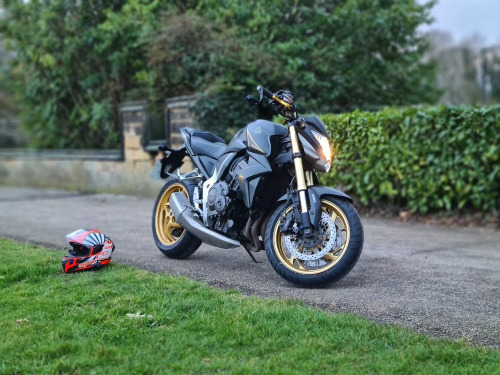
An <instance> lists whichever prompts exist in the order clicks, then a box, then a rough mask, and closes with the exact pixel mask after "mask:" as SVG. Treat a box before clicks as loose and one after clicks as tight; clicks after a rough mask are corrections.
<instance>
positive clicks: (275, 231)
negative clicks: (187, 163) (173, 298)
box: [153, 86, 363, 287]
mask: <svg viewBox="0 0 500 375" xmlns="http://www.w3.org/2000/svg"><path fill="white" fill-rule="evenodd" d="M257 90H258V91H259V93H260V99H259V100H257V99H255V98H253V97H252V96H248V97H247V101H248V102H249V103H250V105H252V106H259V105H261V102H262V100H263V98H264V97H266V98H268V99H269V104H270V105H271V106H272V107H273V109H274V110H275V111H276V113H277V114H279V115H281V116H283V117H284V118H285V122H284V125H279V124H276V123H273V122H270V121H266V120H257V121H255V122H252V123H250V124H248V125H247V126H246V127H245V128H243V129H241V130H240V131H239V132H238V133H237V134H236V135H235V136H234V138H233V139H232V140H231V142H229V144H227V145H226V144H225V143H224V141H223V139H221V138H219V137H218V136H216V135H214V134H212V133H209V132H206V131H201V130H197V129H191V128H183V129H181V136H182V140H183V143H184V145H183V146H182V147H180V148H178V149H170V148H168V147H166V146H160V150H161V151H163V152H165V155H166V156H165V157H164V158H163V159H162V160H159V161H158V162H157V164H156V166H155V169H154V172H153V173H154V174H156V175H158V176H159V177H160V178H168V180H167V183H166V184H165V186H164V187H163V189H162V190H161V192H160V194H159V196H158V199H157V200H156V204H155V207H154V211H153V236H154V239H155V242H156V245H157V246H158V248H159V249H160V250H161V251H162V252H163V253H164V254H165V255H166V256H168V257H170V258H176V259H182V258H186V257H188V256H190V255H191V254H193V253H194V252H195V251H196V249H198V247H199V246H200V245H201V243H202V242H205V243H207V244H210V245H213V246H217V247H221V248H226V249H227V248H237V247H239V246H243V247H244V248H245V249H246V250H247V252H248V254H249V255H250V256H251V257H252V259H253V260H254V261H255V257H254V256H253V254H252V252H257V251H261V250H262V249H264V248H265V250H266V253H267V257H268V259H269V261H270V263H271V265H272V267H273V268H274V270H275V271H276V272H277V273H278V274H279V275H280V276H281V277H283V278H285V279H286V280H288V281H290V282H292V283H295V284H298V285H302V286H308V287H312V286H321V285H325V284H328V283H332V282H335V281H338V280H340V279H341V278H342V277H344V276H345V275H347V274H348V273H349V271H350V270H351V269H352V268H353V267H354V265H355V264H356V262H357V260H358V258H359V256H360V254H361V250H362V248H363V226H362V224H361V221H360V219H359V216H358V214H357V212H356V210H355V209H354V207H353V205H352V199H351V198H350V197H349V196H347V195H346V194H344V193H342V192H340V191H338V190H335V189H333V188H331V187H327V186H321V185H319V181H318V177H317V175H316V171H319V172H328V171H329V170H330V168H331V149H330V146H329V144H328V138H327V131H326V128H325V126H324V124H323V123H322V122H321V120H320V119H319V118H318V117H316V116H313V117H300V116H299V115H298V113H297V111H296V108H295V105H294V103H293V96H292V93H291V92H289V91H284V90H280V91H278V92H276V93H274V94H273V93H271V92H270V91H268V90H266V89H265V88H263V87H262V86H259V87H258V88H257ZM185 156H189V157H190V158H191V160H192V163H193V165H194V166H195V169H194V170H193V171H190V172H188V173H185V174H180V173H179V172H178V169H179V168H180V167H181V165H182V163H183V159H184V157H185ZM176 170H177V173H174V171H176Z"/></svg>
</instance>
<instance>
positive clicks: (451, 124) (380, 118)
mask: <svg viewBox="0 0 500 375" xmlns="http://www.w3.org/2000/svg"><path fill="white" fill-rule="evenodd" d="M322 120H323V121H324V123H325V125H326V127H327V129H328V132H329V135H330V139H331V143H332V147H333V149H334V153H336V157H335V161H334V163H333V170H332V171H331V172H330V173H329V174H328V175H323V176H322V182H323V183H324V184H328V185H333V186H336V185H341V186H342V188H343V189H344V190H345V191H346V193H351V194H353V195H355V196H356V197H357V198H358V199H359V200H360V201H361V203H362V204H363V205H365V206H371V205H373V204H378V203H392V204H396V205H398V206H400V207H408V208H409V209H410V210H411V211H413V212H420V213H426V212H428V211H436V210H442V209H446V210H456V209H462V208H473V209H475V210H481V211H492V210H498V209H499V206H500V181H499V180H500V162H499V154H500V106H494V107H489V108H476V107H464V106H461V107H430V108H406V109H401V110H395V109H386V110H383V111H381V112H375V113H366V112H353V113H349V114H342V115H325V116H322Z"/></svg>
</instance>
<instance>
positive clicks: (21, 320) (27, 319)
mask: <svg viewBox="0 0 500 375" xmlns="http://www.w3.org/2000/svg"><path fill="white" fill-rule="evenodd" d="M29 321H30V319H29V318H24V319H17V320H16V323H17V324H22V323H24V322H29Z"/></svg>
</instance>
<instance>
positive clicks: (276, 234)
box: [273, 200, 351, 275]
mask: <svg viewBox="0 0 500 375" xmlns="http://www.w3.org/2000/svg"><path fill="white" fill-rule="evenodd" d="M292 209H293V207H292V206H290V207H288V208H287V209H286V210H285V212H284V213H283V215H286V214H288V213H289V212H290V211H291V210H292ZM321 211H323V212H325V213H326V214H327V215H328V216H330V217H331V218H332V220H333V222H334V223H335V226H336V227H337V230H340V231H341V241H340V242H341V245H340V246H337V243H336V241H335V245H334V246H333V247H332V250H331V251H330V252H328V253H327V254H325V255H324V256H323V257H322V258H320V259H322V260H323V261H325V262H326V264H325V265H324V266H322V267H319V268H311V267H308V266H307V265H306V264H305V263H304V261H302V260H300V259H298V258H297V257H296V256H294V255H293V254H291V253H290V252H289V250H288V249H287V248H286V245H285V244H284V237H285V235H283V234H282V233H281V232H280V222H281V218H280V220H278V221H276V224H275V225H274V231H273V246H274V249H275V251H276V255H277V256H278V259H279V260H280V262H281V263H282V264H283V265H284V266H285V267H286V268H288V269H290V270H292V271H293V272H297V273H300V274H303V275H314V274H318V273H322V272H325V271H327V270H329V269H331V268H332V267H334V266H335V265H336V264H337V263H338V262H339V261H340V260H341V259H342V257H343V256H344V254H345V252H346V250H347V248H348V246H349V240H350V234H351V230H350V227H349V222H348V221H347V217H346V216H345V214H344V213H343V212H342V210H341V209H340V208H339V207H338V206H337V205H336V204H334V203H332V202H330V201H327V200H321ZM282 217H283V216H282Z"/></svg>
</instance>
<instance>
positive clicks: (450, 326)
mask: <svg viewBox="0 0 500 375" xmlns="http://www.w3.org/2000/svg"><path fill="white" fill-rule="evenodd" d="M153 204H154V200H153V199H148V198H138V197H133V196H123V195H110V194H94V195H85V194H78V193H73V192H68V191H62V190H37V189H30V188H11V187H2V186H0V236H4V237H9V238H14V239H17V240H23V241H24V240H27V241H32V242H36V243H42V244H47V245H50V246H53V247H55V248H61V249H62V248H63V247H64V245H65V238H64V236H65V235H66V234H67V233H69V232H72V231H74V230H76V229H79V228H98V229H100V230H102V231H103V232H104V233H105V234H107V235H108V236H109V237H111V239H112V240H113V241H114V242H115V245H116V249H117V250H116V251H115V254H114V256H113V260H114V261H116V262H120V263H125V264H129V265H132V266H135V267H140V268H144V269H147V270H150V271H154V272H165V273H169V274H173V275H182V276H187V277H190V278H192V279H195V280H199V281H205V282H207V283H209V284H210V285H214V286H221V287H224V288H234V289H239V290H240V291H242V292H243V293H244V294H247V295H257V296H262V297H269V298H292V299H297V300H302V301H304V302H305V303H306V304H308V305H310V306H313V307H318V308H321V309H324V310H326V311H329V312H350V313H354V314H357V315H360V316H363V317H366V318H368V319H370V320H372V321H375V322H384V323H391V324H397V325H402V326H407V327H411V328H413V329H414V330H416V331H418V332H422V333H425V334H428V335H430V336H433V337H450V338H455V339H465V340H467V341H469V342H471V343H473V344H478V345H487V346H492V347H496V348H500V313H499V310H500V309H499V307H500V306H499V304H500V288H499V285H500V232H498V231H495V230H493V229H483V228H445V227H436V226H429V225H417V224H407V223H399V222H394V221H388V220H379V219H369V218H365V219H363V224H364V229H365V245H364V250H363V253H362V255H361V258H360V260H359V262H358V264H357V265H356V267H354V269H353V270H352V271H351V273H350V274H349V275H348V276H347V277H345V278H344V279H343V280H341V281H340V282H338V283H336V284H334V285H332V286H330V287H329V288H324V289H302V288H298V287H295V286H293V285H292V284H289V283H287V282H286V281H284V280H283V279H281V277H279V276H278V274H276V273H275V272H274V270H273V269H272V268H271V266H270V265H269V263H268V262H267V258H266V254H265V252H261V253H257V254H256V258H257V259H258V260H259V261H261V263H258V264H255V263H253V262H252V260H251V259H250V257H249V256H248V254H247V253H246V252H245V250H244V249H243V248H242V247H240V248H237V249H230V250H223V249H218V248H214V247H212V246H208V245H203V246H201V248H200V249H199V250H198V251H197V252H196V253H194V254H193V255H192V256H191V257H190V258H188V259H186V260H172V259H168V258H167V257H165V256H164V255H163V254H161V253H160V252H159V251H158V250H157V248H156V246H155V244H154V242H153V239H152V235H151V213H152V209H153Z"/></svg>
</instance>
